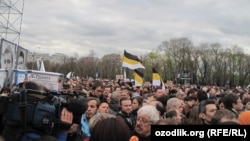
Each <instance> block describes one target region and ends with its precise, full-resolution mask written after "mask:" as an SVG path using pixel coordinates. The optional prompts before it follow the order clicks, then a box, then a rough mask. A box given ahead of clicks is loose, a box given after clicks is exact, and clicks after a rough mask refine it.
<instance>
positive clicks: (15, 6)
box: [0, 0, 24, 45]
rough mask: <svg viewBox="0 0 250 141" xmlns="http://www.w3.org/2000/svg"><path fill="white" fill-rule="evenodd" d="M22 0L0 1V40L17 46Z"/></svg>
mask: <svg viewBox="0 0 250 141" xmlns="http://www.w3.org/2000/svg"><path fill="white" fill-rule="evenodd" d="M23 7H24V0H0V39H1V38H3V39H5V40H8V41H10V42H12V43H15V44H16V45H19V40H20V33H21V25H22V16H23Z"/></svg>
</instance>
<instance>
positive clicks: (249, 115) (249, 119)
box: [238, 111, 250, 125]
mask: <svg viewBox="0 0 250 141" xmlns="http://www.w3.org/2000/svg"><path fill="white" fill-rule="evenodd" d="M238 122H239V124H240V125H250V111H244V112H242V113H241V114H240V115H239V117H238Z"/></svg>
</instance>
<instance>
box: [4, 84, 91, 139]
mask: <svg viewBox="0 0 250 141" xmlns="http://www.w3.org/2000/svg"><path fill="white" fill-rule="evenodd" d="M31 90H32V91H31ZM19 91H20V93H18V94H13V96H11V95H12V94H11V95H10V98H9V99H10V100H9V103H8V107H7V112H6V114H5V116H6V124H5V127H4V130H3V137H4V140H6V141H67V138H68V135H71V134H72V133H75V129H76V128H75V127H76V124H77V123H80V119H81V115H82V113H84V112H85V111H86V108H87V106H86V105H87V104H86V102H85V101H84V100H83V99H81V100H79V99H75V98H69V100H65V101H66V104H65V103H63V102H61V101H60V100H61V99H62V98H58V97H57V96H53V95H51V94H49V92H48V90H47V89H46V88H45V87H44V86H40V85H37V84H36V83H34V82H25V83H23V84H21V85H20V90H19ZM30 91H31V92H30ZM36 92H38V93H36ZM23 97H25V98H24V99H25V100H26V101H20V99H23ZM32 100H33V101H32ZM34 100H35V102H34ZM55 101H57V102H55ZM58 101H59V104H58ZM55 103H57V104H58V105H55ZM58 107H59V108H58ZM73 107H74V108H73ZM75 107H79V108H75ZM79 115H80V116H79Z"/></svg>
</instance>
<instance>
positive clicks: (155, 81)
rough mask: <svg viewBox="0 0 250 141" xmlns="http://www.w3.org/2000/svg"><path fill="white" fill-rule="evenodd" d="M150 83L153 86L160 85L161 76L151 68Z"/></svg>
mask: <svg viewBox="0 0 250 141" xmlns="http://www.w3.org/2000/svg"><path fill="white" fill-rule="evenodd" d="M152 79H153V80H152V81H153V82H152V85H153V86H161V76H160V74H159V73H158V72H157V71H156V70H155V68H153V76H152Z"/></svg>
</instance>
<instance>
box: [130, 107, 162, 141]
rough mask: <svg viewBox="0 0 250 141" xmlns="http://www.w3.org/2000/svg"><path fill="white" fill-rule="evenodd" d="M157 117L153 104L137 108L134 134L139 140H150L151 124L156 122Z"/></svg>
mask: <svg viewBox="0 0 250 141" xmlns="http://www.w3.org/2000/svg"><path fill="white" fill-rule="evenodd" d="M159 119H160V117H159V113H158V111H157V109H156V108H155V106H152V105H146V106H143V107H141V108H140V109H139V110H138V112H137V119H136V125H135V133H134V135H135V136H137V137H138V138H139V141H150V140H151V139H150V135H151V125H153V124H156V123H157V122H158V121H159Z"/></svg>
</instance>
